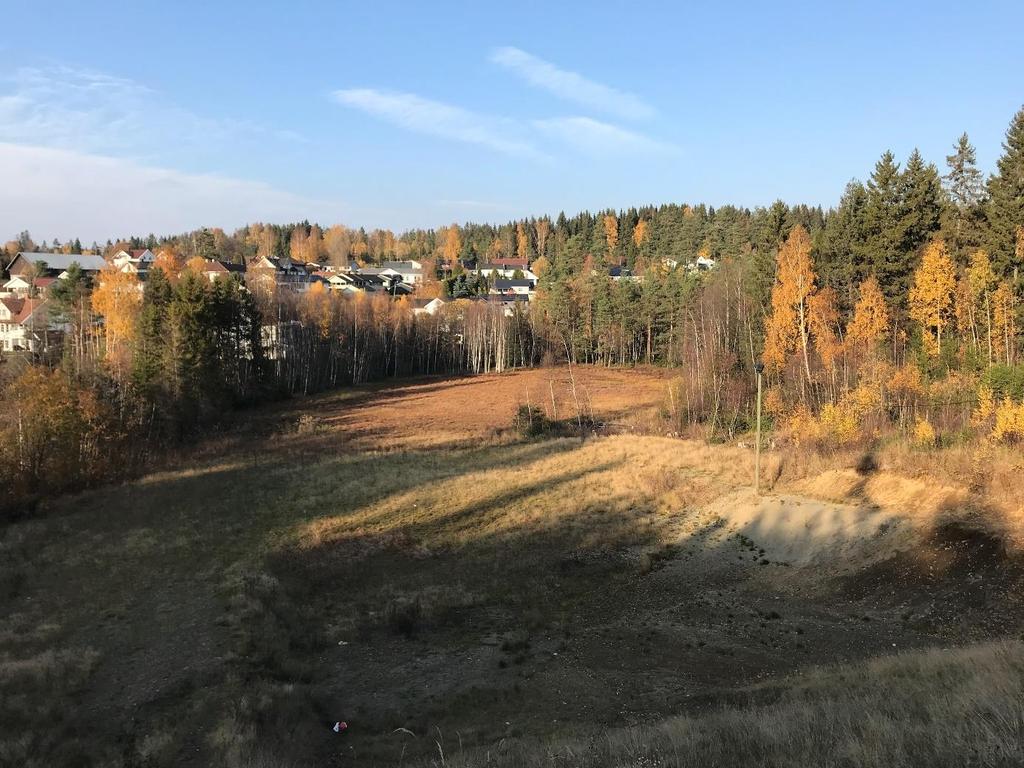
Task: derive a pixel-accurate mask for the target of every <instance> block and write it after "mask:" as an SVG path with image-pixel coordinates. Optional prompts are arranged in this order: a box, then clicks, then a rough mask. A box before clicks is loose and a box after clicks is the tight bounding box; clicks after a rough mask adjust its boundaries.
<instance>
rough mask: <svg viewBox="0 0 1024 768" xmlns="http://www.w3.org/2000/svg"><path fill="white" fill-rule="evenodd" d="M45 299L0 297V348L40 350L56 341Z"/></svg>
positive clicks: (5, 350)
mask: <svg viewBox="0 0 1024 768" xmlns="http://www.w3.org/2000/svg"><path fill="white" fill-rule="evenodd" d="M61 330H62V327H61V326H58V325H55V324H53V323H51V321H50V317H49V312H48V311H47V302H46V300H45V299H28V298H13V297H6V298H0V352H14V351H17V350H27V351H29V352H41V351H43V350H44V349H46V347H47V346H49V345H50V344H51V343H53V342H54V341H56V338H55V337H56V335H57V334H58V333H59V332H60V331H61Z"/></svg>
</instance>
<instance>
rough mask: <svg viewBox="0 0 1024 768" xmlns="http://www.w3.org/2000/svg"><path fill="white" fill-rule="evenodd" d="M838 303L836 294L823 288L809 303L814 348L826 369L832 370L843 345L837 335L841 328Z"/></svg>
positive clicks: (808, 310)
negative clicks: (838, 329) (837, 330)
mask: <svg viewBox="0 0 1024 768" xmlns="http://www.w3.org/2000/svg"><path fill="white" fill-rule="evenodd" d="M836 303H837V302H836V292H835V291H834V290H832V289H831V288H822V289H821V290H820V291H818V292H817V293H815V294H812V295H811V297H810V299H808V302H807V314H808V325H809V328H810V331H811V335H812V336H813V337H814V348H815V349H817V350H818V355H819V356H820V357H821V362H822V364H823V365H824V366H825V367H826V368H831V367H832V366H833V365H834V364H835V363H836V361H837V360H838V358H839V355H840V353H841V352H842V344H841V343H840V341H839V335H838V334H837V333H836V329H837V328H838V327H839V310H838V309H837V307H836Z"/></svg>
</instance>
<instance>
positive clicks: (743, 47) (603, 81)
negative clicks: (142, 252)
mask: <svg viewBox="0 0 1024 768" xmlns="http://www.w3.org/2000/svg"><path fill="white" fill-rule="evenodd" d="M833 5H835V6H836V7H833ZM838 5H839V4H830V3H822V2H817V3H756V4H755V3H748V4H744V3H733V4H712V3H699V4H688V5H687V4H682V3H667V2H666V3H659V2H648V3H642V4H636V3H625V2H622V3H619V2H605V3H600V2H591V3H540V2H532V1H530V0H525V1H524V0H520V1H519V2H515V3H501V4H499V3H482V2H481V3H471V2H462V3H454V2H449V3H444V2H437V3H412V2H409V3H392V2H386V1H383V0H379V1H378V2H374V3H366V2H362V3H347V2H346V3H342V2H292V3H287V4H286V3H270V2H254V3H234V2H230V3H229V2H220V3H216V2H210V3H200V2H190V1H187V0H186V1H184V2H175V3H167V2H145V1H141V2H132V3H107V2H89V3H83V2H81V1H80V0H79V2H52V1H51V2H46V3H45V6H42V5H41V4H40V3H39V2H38V0H36V2H25V1H23V0H3V13H2V16H3V19H4V27H5V28H6V29H7V30H9V31H13V30H16V31H17V34H7V35H4V36H3V40H2V41H0V240H3V239H6V238H8V237H11V236H13V235H14V234H15V232H16V231H18V230H20V229H22V228H26V227H27V228H29V229H30V230H31V231H32V233H33V235H34V236H35V237H36V238H37V239H42V238H44V237H45V238H52V237H54V236H56V237H60V238H62V239H67V238H68V237H74V236H79V237H82V238H83V239H87V240H92V239H94V238H95V239H101V240H105V239H106V238H107V237H116V236H119V235H123V234H127V233H145V232H149V231H155V232H157V233H158V234H162V233H173V232H178V231H183V230H185V229H190V228H193V227H198V226H222V227H224V228H226V229H232V228H234V227H236V226H240V225H241V224H244V223H245V222H248V221H253V220H273V221H280V222H284V221H290V220H296V219H301V218H310V219H316V220H319V221H320V222H321V223H324V224H330V223H336V222H340V223H345V224H348V225H351V226H366V227H368V228H369V227H378V226H380V227H390V228H392V229H395V230H401V229H404V228H407V227H414V226H438V225H442V224H445V223H448V222H451V221H460V222H461V221H465V220H474V221H504V220H507V219H509V218H512V217H518V216H524V215H534V214H543V213H550V214H556V213H557V212H559V211H562V210H564V211H566V212H575V211H578V210H581V209H590V210H597V209H601V208H606V207H615V208H618V207H626V206H630V205H640V204H644V203H664V202H707V203H710V204H713V205H720V204H724V203H730V202H731V203H736V204H741V205H747V206H755V205H766V204H769V203H771V202H772V201H773V200H775V199H776V198H782V199H784V200H786V201H787V202H792V203H795V202H807V203H811V204H818V203H820V204H823V205H826V206H828V205H831V204H834V203H835V202H836V201H837V199H838V197H839V195H840V194H841V192H842V189H843V186H844V185H845V183H846V182H847V181H848V180H849V179H851V178H854V177H858V178H865V177H866V176H867V175H868V173H869V172H870V170H871V167H872V166H873V164H874V162H875V160H876V159H877V158H878V156H879V155H880V154H881V153H882V152H883V151H884V150H886V149H892V150H893V151H894V152H895V153H896V155H897V157H898V158H901V159H902V158H904V157H906V155H907V154H908V153H909V152H910V150H911V149H912V148H913V147H915V146H917V147H919V148H920V149H921V151H922V152H923V153H924V155H925V157H926V158H927V159H929V160H931V161H933V162H935V163H936V164H939V165H941V164H942V163H943V159H944V156H945V155H946V154H947V152H948V151H949V150H950V148H951V146H952V144H953V142H954V141H955V139H956V137H957V136H958V135H959V134H960V133H961V132H962V131H965V130H966V131H967V132H968V133H969V134H970V136H971V139H972V141H973V142H974V144H975V145H976V146H977V148H978V156H979V163H980V165H981V166H982V169H983V170H985V171H986V172H988V171H990V170H991V169H992V168H993V166H994V162H995V159H996V157H997V156H998V154H999V144H1000V141H1001V139H1002V135H1003V132H1004V131H1005V129H1006V126H1007V125H1008V123H1009V121H1010V118H1011V117H1012V115H1013V114H1014V112H1015V111H1016V110H1017V109H1019V108H1020V106H1021V104H1022V103H1024V74H1022V73H1024V46H1022V45H1021V42H1020V30H1021V29H1022V28H1024V4H1021V3H1019V2H992V3H986V2H977V3H973V4H964V3H957V4H953V3H944V2H933V3H894V2H885V3H882V2H865V3H859V4H856V7H855V4H852V3H851V4H843V7H838Z"/></svg>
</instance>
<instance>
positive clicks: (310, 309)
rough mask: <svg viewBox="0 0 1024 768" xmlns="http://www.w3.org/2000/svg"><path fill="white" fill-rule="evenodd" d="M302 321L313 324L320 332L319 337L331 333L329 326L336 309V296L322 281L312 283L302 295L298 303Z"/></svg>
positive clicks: (324, 336)
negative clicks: (300, 301) (299, 303)
mask: <svg viewBox="0 0 1024 768" xmlns="http://www.w3.org/2000/svg"><path fill="white" fill-rule="evenodd" d="M299 309H300V314H301V317H302V321H303V322H304V323H306V324H307V325H314V326H316V328H317V329H318V330H319V332H320V338H322V339H326V338H328V337H329V336H330V335H331V328H332V326H333V324H334V319H335V315H336V310H337V301H336V297H334V296H332V295H331V293H330V292H329V291H328V290H327V289H326V288H325V287H324V284H323V283H313V284H312V285H311V286H310V287H309V290H308V291H306V293H305V294H304V295H303V297H302V303H301V305H300V308H299Z"/></svg>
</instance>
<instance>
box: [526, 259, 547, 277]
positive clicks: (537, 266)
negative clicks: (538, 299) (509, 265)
mask: <svg viewBox="0 0 1024 768" xmlns="http://www.w3.org/2000/svg"><path fill="white" fill-rule="evenodd" d="M550 267H551V263H550V262H549V261H548V260H547V258H546V257H545V256H541V257H540V258H539V259H537V260H536V261H535V262H533V266H532V267H531V268H530V271H531V272H533V274H535V275H536V276H537V277H543V276H544V273H545V272H547V271H548V269H550Z"/></svg>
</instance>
